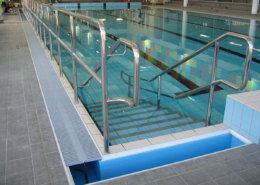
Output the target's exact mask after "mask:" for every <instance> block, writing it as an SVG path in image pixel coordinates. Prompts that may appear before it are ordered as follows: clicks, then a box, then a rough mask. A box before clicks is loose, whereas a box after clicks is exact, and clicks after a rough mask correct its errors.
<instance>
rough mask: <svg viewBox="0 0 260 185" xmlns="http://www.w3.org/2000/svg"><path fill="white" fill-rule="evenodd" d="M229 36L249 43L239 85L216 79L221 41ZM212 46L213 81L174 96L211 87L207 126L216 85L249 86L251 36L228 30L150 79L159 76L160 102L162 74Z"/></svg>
mask: <svg viewBox="0 0 260 185" xmlns="http://www.w3.org/2000/svg"><path fill="white" fill-rule="evenodd" d="M228 36H231V37H236V38H240V39H244V40H246V42H247V44H248V48H247V54H246V64H245V69H244V77H243V81H242V84H241V86H237V85H235V84H233V83H231V82H228V81H226V80H224V79H220V80H216V73H217V65H218V54H219V42H220V41H222V40H223V39H225V38H227V37H228ZM212 46H215V50H214V57H213V65H212V74H211V83H209V84H207V85H204V86H201V87H198V88H196V89H193V90H191V91H188V92H185V93H182V94H180V95H178V96H175V97H174V99H179V98H182V97H186V96H189V95H191V94H195V93H197V92H200V91H202V90H205V89H208V88H209V87H210V93H209V103H208V111H207V118H206V124H207V126H209V125H210V118H211V111H212V104H213V96H214V88H215V86H216V85H218V84H225V85H227V86H229V87H231V88H232V89H235V90H237V91H241V90H243V89H244V88H245V87H246V86H247V82H248V78H249V72H250V67H251V61H252V55H253V42H252V40H251V39H250V37H249V36H246V35H242V34H237V33H233V32H227V33H225V34H223V35H221V36H220V37H218V38H216V39H215V40H213V41H211V42H210V43H208V44H207V45H205V46H203V47H202V48H200V49H199V50H197V51H195V52H194V53H192V54H190V55H189V56H187V57H186V58H184V59H182V60H181V61H179V62H177V63H176V64H173V65H172V66H170V67H169V68H167V69H165V70H164V71H162V72H161V73H159V74H158V75H155V76H154V77H153V78H151V79H150V80H148V81H149V82H151V81H153V80H155V79H156V78H158V101H157V102H158V103H160V96H161V76H162V75H164V74H165V73H167V72H169V71H171V70H172V69H174V68H176V67H178V66H180V65H181V64H183V63H185V62H187V61H188V60H190V59H192V58H194V57H195V56H197V55H198V54H200V53H202V52H203V51H205V50H206V49H208V48H210V47H212Z"/></svg>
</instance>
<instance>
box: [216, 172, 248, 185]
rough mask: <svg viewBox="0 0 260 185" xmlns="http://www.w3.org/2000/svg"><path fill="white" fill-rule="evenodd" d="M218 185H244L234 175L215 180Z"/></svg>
mask: <svg viewBox="0 0 260 185" xmlns="http://www.w3.org/2000/svg"><path fill="white" fill-rule="evenodd" d="M215 181H216V182H217V184H218V185H246V184H247V183H245V181H243V180H242V179H241V178H239V177H238V176H237V175H236V174H232V175H229V176H225V177H222V178H219V179H216V180H215Z"/></svg>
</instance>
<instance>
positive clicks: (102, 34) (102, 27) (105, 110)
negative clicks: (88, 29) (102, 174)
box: [99, 21, 109, 153]
mask: <svg viewBox="0 0 260 185" xmlns="http://www.w3.org/2000/svg"><path fill="white" fill-rule="evenodd" d="M99 28H100V39H101V42H100V47H101V52H100V53H101V76H102V83H101V85H102V115H103V137H104V151H105V153H109V127H108V107H107V41H106V27H105V25H104V23H103V22H101V21H100V22H99Z"/></svg>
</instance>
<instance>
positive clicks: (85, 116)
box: [80, 114, 94, 123]
mask: <svg viewBox="0 0 260 185" xmlns="http://www.w3.org/2000/svg"><path fill="white" fill-rule="evenodd" d="M80 116H81V118H82V119H83V121H84V123H94V121H93V120H92V119H91V117H90V116H89V115H88V114H84V115H80Z"/></svg>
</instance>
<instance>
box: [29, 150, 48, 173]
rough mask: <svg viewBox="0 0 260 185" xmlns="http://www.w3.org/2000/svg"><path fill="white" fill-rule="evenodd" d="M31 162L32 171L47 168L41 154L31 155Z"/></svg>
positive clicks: (44, 158) (43, 156)
mask: <svg viewBox="0 0 260 185" xmlns="http://www.w3.org/2000/svg"><path fill="white" fill-rule="evenodd" d="M32 162H33V169H34V170H37V169H41V168H44V167H47V160H46V157H45V155H44V154H43V153H42V154H39V155H33V156H32Z"/></svg>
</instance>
